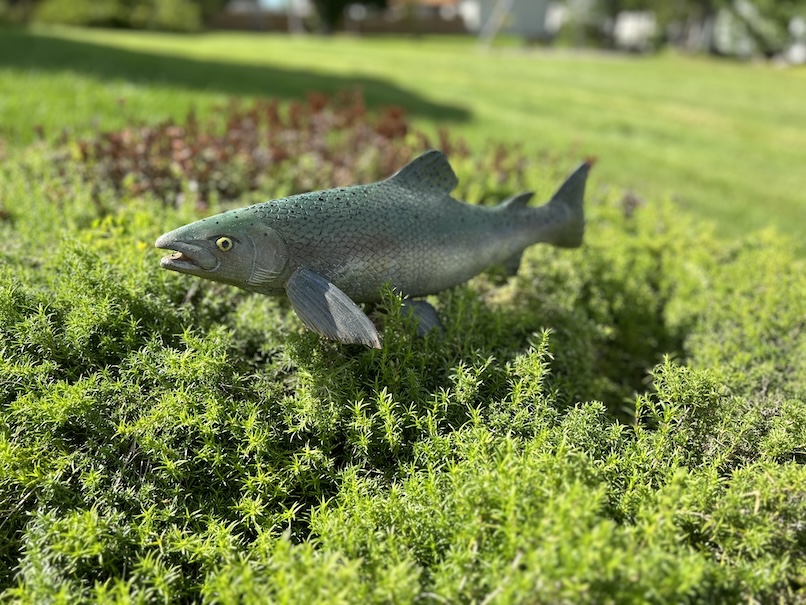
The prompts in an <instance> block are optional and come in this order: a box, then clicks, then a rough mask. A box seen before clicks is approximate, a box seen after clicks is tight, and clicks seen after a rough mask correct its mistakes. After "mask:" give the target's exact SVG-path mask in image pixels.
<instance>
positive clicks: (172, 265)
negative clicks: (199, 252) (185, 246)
mask: <svg viewBox="0 0 806 605" xmlns="http://www.w3.org/2000/svg"><path fill="white" fill-rule="evenodd" d="M160 267H162V268H163V269H173V270H174V271H182V270H194V269H195V270H198V269H200V267H199V265H197V264H196V261H194V260H193V259H192V258H191V257H189V256H188V255H187V254H185V253H184V252H174V253H173V254H169V255H167V256H163V257H162V259H161V260H160Z"/></svg>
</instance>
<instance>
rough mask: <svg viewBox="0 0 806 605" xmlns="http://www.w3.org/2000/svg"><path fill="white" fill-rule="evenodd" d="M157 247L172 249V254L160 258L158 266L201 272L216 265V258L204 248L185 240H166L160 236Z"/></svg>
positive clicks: (186, 271) (173, 269) (212, 268)
mask: <svg viewBox="0 0 806 605" xmlns="http://www.w3.org/2000/svg"><path fill="white" fill-rule="evenodd" d="M156 247H157V248H163V249H165V250H174V253H173V254H169V255H167V256H163V257H162V260H160V267H162V268H163V269H170V270H171V271H179V272H180V273H196V274H201V273H204V272H206V271H213V270H214V269H216V268H217V267H218V263H219V261H218V259H217V258H216V257H215V255H214V254H213V253H212V252H210V251H209V250H207V249H206V248H204V247H202V246H200V245H196V244H188V243H185V242H178V241H168V240H166V239H163V238H160V239H158V240H157V244H156Z"/></svg>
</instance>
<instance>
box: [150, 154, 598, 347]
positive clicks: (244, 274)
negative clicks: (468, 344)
mask: <svg viewBox="0 0 806 605" xmlns="http://www.w3.org/2000/svg"><path fill="white" fill-rule="evenodd" d="M589 170H590V163H587V162H586V163H583V164H582V165H581V166H580V167H579V168H577V169H576V170H575V171H574V172H573V173H572V174H571V176H570V177H568V180H566V181H565V183H563V185H562V186H561V187H560V188H559V190H558V191H557V192H556V193H555V194H554V196H553V197H552V199H551V201H550V202H549V203H548V204H546V205H544V206H541V207H539V208H529V207H527V206H526V204H527V202H528V201H529V200H530V199H531V197H532V195H533V194H532V193H522V194H520V195H516V196H514V197H512V198H510V199H508V200H506V201H505V202H503V203H502V204H500V205H499V206H496V207H492V208H491V207H483V206H473V205H470V204H466V203H464V202H459V201H457V200H455V199H453V198H452V197H451V195H450V192H451V191H452V190H453V189H454V187H456V184H457V182H458V180H457V178H456V175H455V174H454V172H453V169H452V168H451V166H450V164H449V163H448V160H447V159H446V157H445V156H444V155H443V154H442V153H440V152H439V151H428V152H426V153H424V154H423V155H421V156H420V157H418V158H417V159H415V160H414V161H412V162H411V163H410V164H408V165H407V166H406V167H404V168H403V169H402V170H400V171H399V172H398V173H397V174H395V175H394V176H392V177H390V178H388V179H386V180H384V181H380V182H378V183H371V184H369V185H357V186H354V187H344V188H339V189H328V190H326V191H316V192H313V193H303V194H300V195H293V196H290V197H285V198H281V199H277V200H271V201H268V202H264V203H262V204H256V205H254V206H249V207H247V208H241V209H238V210H231V211H229V212H224V213H222V214H218V215H216V216H211V217H209V218H205V219H202V220H200V221H197V222H195V223H191V224H189V225H185V226H184V227H180V228H179V229H175V230H174V231H170V232H169V233H166V234H164V235H162V236H161V237H160V238H159V239H158V240H157V242H156V247H157V248H164V249H167V250H174V251H175V252H174V254H171V255H169V256H165V257H164V258H163V259H162V261H161V263H160V264H161V266H162V267H163V268H165V269H170V270H171V271H179V272H180V273H189V274H190V275H197V276H199V277H204V278H206V279H211V280H214V281H218V282H223V283H225V284H231V285H233V286H238V287H239V288H243V289H245V290H250V291H252V292H259V293H261V294H270V295H274V294H281V293H283V292H285V293H286V294H287V295H288V298H289V299H290V300H291V304H292V305H293V307H294V310H295V311H296V312H297V315H299V317H300V319H301V320H302V321H303V322H304V323H305V325H306V326H308V327H309V328H310V329H311V330H313V331H314V332H316V333H317V334H320V335H321V336H324V337H326V338H331V339H334V340H338V341H341V342H344V343H360V344H364V345H367V346H370V347H376V348H380V346H381V339H380V337H379V335H378V331H377V330H376V328H375V326H374V325H373V323H372V322H371V321H370V319H369V318H368V317H367V315H366V314H365V313H364V312H363V311H362V310H361V308H360V307H359V306H358V304H357V303H371V302H377V301H378V300H379V299H380V293H381V290H382V287H383V286H384V285H385V284H391V285H392V286H393V287H394V288H395V289H396V290H397V291H399V292H401V293H403V294H404V295H405V296H406V297H407V298H406V300H405V302H404V304H405V305H406V307H407V308H408V309H410V310H411V312H413V313H414V314H415V315H416V317H417V318H418V320H419V323H418V332H420V333H421V334H424V333H426V332H427V331H428V330H430V329H434V328H439V327H440V322H439V318H438V316H437V314H436V311H435V310H434V308H433V307H432V306H431V305H429V304H428V303H427V302H425V301H415V300H412V299H411V298H412V297H419V296H425V295H428V294H434V293H436V292H439V291H440V290H444V289H446V288H450V287H452V286H456V285H458V284H461V283H462V282H465V281H467V280H468V279H470V278H471V277H473V276H474V275H477V274H478V273H481V272H482V271H483V270H485V269H487V268H489V267H490V266H493V265H503V266H504V267H505V268H506V269H507V270H508V272H509V273H510V274H511V275H514V274H515V273H516V272H517V270H518V266H519V264H520V259H521V255H522V253H523V250H524V249H525V248H527V247H528V246H531V245H532V244H536V243H538V242H545V243H549V244H553V245H555V246H560V247H565V248H574V247H577V246H579V245H581V243H582V235H583V231H584V227H585V220H584V212H583V197H584V193H585V181H586V180H587V176H588V171H589Z"/></svg>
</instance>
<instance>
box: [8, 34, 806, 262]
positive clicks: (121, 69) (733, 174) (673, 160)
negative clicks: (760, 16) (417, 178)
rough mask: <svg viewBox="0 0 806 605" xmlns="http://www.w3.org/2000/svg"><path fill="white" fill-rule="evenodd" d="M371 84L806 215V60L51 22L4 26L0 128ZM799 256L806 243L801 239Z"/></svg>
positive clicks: (684, 186)
mask: <svg viewBox="0 0 806 605" xmlns="http://www.w3.org/2000/svg"><path fill="white" fill-rule="evenodd" d="M355 87H360V88H361V89H363V90H364V92H365V95H366V97H367V99H368V102H369V103H370V104H371V105H383V104H394V105H401V106H403V107H405V108H406V109H407V110H408V111H409V113H410V114H411V115H412V116H415V117H416V123H417V124H418V125H419V126H421V127H422V128H424V129H426V130H428V131H434V130H435V129H436V128H440V127H446V128H448V129H450V130H451V131H452V133H454V134H457V135H461V136H463V137H465V138H466V139H467V140H468V141H469V142H470V144H471V145H472V146H473V147H475V148H480V147H482V146H483V145H485V144H487V143H488V142H490V141H493V142H509V143H512V144H518V145H522V146H523V147H524V148H525V149H526V150H527V151H529V152H531V153H535V154H537V153H540V152H541V151H544V150H550V151H554V152H559V153H561V154H566V153H568V154H570V156H571V157H573V158H574V160H572V159H571V158H570V157H569V168H570V165H571V162H572V161H575V159H576V158H577V157H584V156H596V157H597V158H598V159H599V163H598V164H597V167H596V171H595V180H594V184H595V185H597V186H599V187H600V188H602V187H605V186H606V187H607V188H608V189H613V188H616V189H617V190H622V189H624V190H626V189H630V190H632V191H634V192H635V193H636V194H638V195H639V196H640V197H642V198H645V199H648V200H653V199H659V198H667V197H672V198H674V199H675V200H678V201H679V203H680V204H681V206H682V207H684V208H687V209H690V210H692V211H693V212H695V213H697V214H698V215H700V216H702V217H705V218H708V219H712V220H714V221H715V222H716V223H717V224H718V229H719V230H720V231H721V232H722V233H723V234H725V235H728V236H732V235H736V234H739V233H743V232H747V231H751V230H754V229H757V228H761V227H764V226H767V225H769V224H774V225H776V226H777V227H778V228H780V229H781V230H783V231H785V232H788V233H790V234H794V235H796V236H797V235H798V234H799V233H802V230H803V225H804V224H806V194H805V193H804V192H806V102H804V99H806V69H803V68H790V69H784V68H779V67H775V66H771V65H768V64H739V63H733V62H729V61H714V60H709V59H705V58H690V57H680V56H676V55H671V54H664V55H660V56H652V57H636V56H625V55H612V54H607V55H605V54H596V53H574V52H569V51H552V50H541V49H533V50H525V49H521V48H518V47H513V46H501V47H497V48H493V49H492V51H490V52H483V51H481V50H479V49H478V48H477V46H476V45H475V43H474V41H473V40H472V39H469V38H428V37H426V38H421V39H415V38H407V37H392V38H357V37H346V36H336V37H333V38H320V37H315V36H309V37H289V36H287V35H281V34H245V33H211V34H204V35H197V36H187V35H170V34H156V33H142V32H120V31H98V30H93V31H87V30H79V29H66V28H65V29H63V28H59V29H42V30H34V31H33V32H25V33H24V32H20V31H14V30H6V31H2V32H0V128H1V129H2V130H0V137H2V138H3V139H5V140H6V144H5V145H6V147H10V148H12V149H13V148H15V147H16V146H18V145H20V144H24V143H26V142H27V141H30V140H31V139H32V138H33V137H34V129H35V127H36V126H37V125H42V126H44V128H45V131H46V133H47V134H48V135H51V136H55V134H57V133H58V132H59V131H60V130H61V129H62V128H63V127H67V128H70V129H74V130H78V131H83V130H89V129H90V128H93V127H96V126H100V127H106V128H111V127H119V126H122V125H123V124H124V123H125V122H126V121H127V120H131V119H132V118H135V119H142V120H146V121H157V120H160V119H164V118H166V117H169V116H173V117H180V116H182V115H183V114H184V113H185V112H187V111H188V109H189V108H190V107H196V108H198V109H199V110H200V111H201V112H204V111H208V110H209V109H210V108H212V107H213V106H214V105H215V104H217V103H220V102H222V101H224V100H225V99H227V98H229V97H232V96H238V97H246V98H249V97H256V96H278V97H281V98H298V97H302V96H304V94H305V92H306V91H309V90H318V91H336V90H342V89H349V88H355ZM801 250H803V247H802V246H801Z"/></svg>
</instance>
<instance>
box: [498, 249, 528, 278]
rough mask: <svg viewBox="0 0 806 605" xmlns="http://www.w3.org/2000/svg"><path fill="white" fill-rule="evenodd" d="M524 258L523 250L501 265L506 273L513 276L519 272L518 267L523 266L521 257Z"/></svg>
mask: <svg viewBox="0 0 806 605" xmlns="http://www.w3.org/2000/svg"><path fill="white" fill-rule="evenodd" d="M522 258H523V251H521V252H518V253H517V254H513V255H512V256H510V257H509V258H508V259H507V260H505V261H504V262H503V263H501V266H502V267H503V268H504V273H505V274H506V275H507V276H509V277H513V276H515V275H517V274H518V269H520V267H521V259H522Z"/></svg>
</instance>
